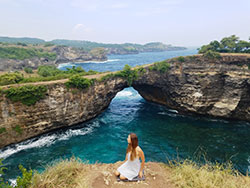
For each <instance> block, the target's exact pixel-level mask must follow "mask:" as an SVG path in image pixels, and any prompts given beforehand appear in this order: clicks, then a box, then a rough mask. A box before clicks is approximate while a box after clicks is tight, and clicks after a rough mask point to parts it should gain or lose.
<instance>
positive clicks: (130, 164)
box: [115, 133, 145, 180]
mask: <svg viewBox="0 0 250 188" xmlns="http://www.w3.org/2000/svg"><path fill="white" fill-rule="evenodd" d="M127 141H128V147H127V152H126V158H125V161H124V163H123V164H122V165H121V166H120V167H119V168H117V170H116V172H115V175H116V176H120V179H121V180H126V179H128V180H132V179H133V178H135V177H137V176H139V177H140V178H142V176H143V168H144V163H145V157H144V153H143V151H142V149H141V148H140V147H139V146H138V138H137V136H136V134H135V133H130V134H129V135H128V138H127ZM139 158H141V161H142V163H140V160H139Z"/></svg>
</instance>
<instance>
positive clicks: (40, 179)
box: [30, 158, 89, 188]
mask: <svg viewBox="0 0 250 188" xmlns="http://www.w3.org/2000/svg"><path fill="white" fill-rule="evenodd" d="M88 167H89V165H88V164H84V163H82V162H81V160H80V159H76V158H71V159H66V160H61V161H59V162H57V163H55V164H54V165H52V166H48V167H47V168H46V170H45V171H44V172H43V173H41V174H39V173H38V172H35V173H34V175H33V179H32V184H31V186H30V187H31V188H73V187H74V188H86V187H89V186H88V184H87V180H86V176H87V172H88V170H89V168H88Z"/></svg>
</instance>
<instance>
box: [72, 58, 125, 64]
mask: <svg viewBox="0 0 250 188" xmlns="http://www.w3.org/2000/svg"><path fill="white" fill-rule="evenodd" d="M114 61H120V59H108V60H106V61H85V62H76V63H95V64H100V63H108V62H114Z"/></svg>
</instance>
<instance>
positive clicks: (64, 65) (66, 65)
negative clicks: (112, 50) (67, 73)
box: [57, 59, 120, 69]
mask: <svg viewBox="0 0 250 188" xmlns="http://www.w3.org/2000/svg"><path fill="white" fill-rule="evenodd" d="M115 61H120V59H108V60H106V61H84V62H71V63H61V64H59V65H58V66H57V68H58V69H61V68H63V67H69V66H71V67H73V66H75V65H76V64H84V63H94V64H101V63H108V62H115Z"/></svg>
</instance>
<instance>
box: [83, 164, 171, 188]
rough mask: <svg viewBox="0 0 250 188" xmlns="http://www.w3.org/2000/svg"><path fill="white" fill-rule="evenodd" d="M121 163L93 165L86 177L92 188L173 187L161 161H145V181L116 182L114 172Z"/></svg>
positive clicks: (168, 173)
mask: <svg viewBox="0 0 250 188" xmlns="http://www.w3.org/2000/svg"><path fill="white" fill-rule="evenodd" d="M121 164H122V162H121V161H119V162H116V163H114V164H104V163H103V164H98V165H94V166H93V167H92V169H91V170H90V171H91V172H90V174H89V176H88V178H87V180H88V182H89V185H90V187H92V188H123V187H133V188H144V187H148V188H165V187H168V188H174V187H175V186H174V185H173V184H172V183H171V180H170V172H169V171H168V170H167V168H165V167H164V164H163V163H154V162H147V163H145V167H144V174H145V178H146V179H145V181H138V182H122V181H120V182H118V181H117V180H116V176H115V175H114V172H115V171H116V169H117V168H118V167H119V166H120V165H121Z"/></svg>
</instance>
